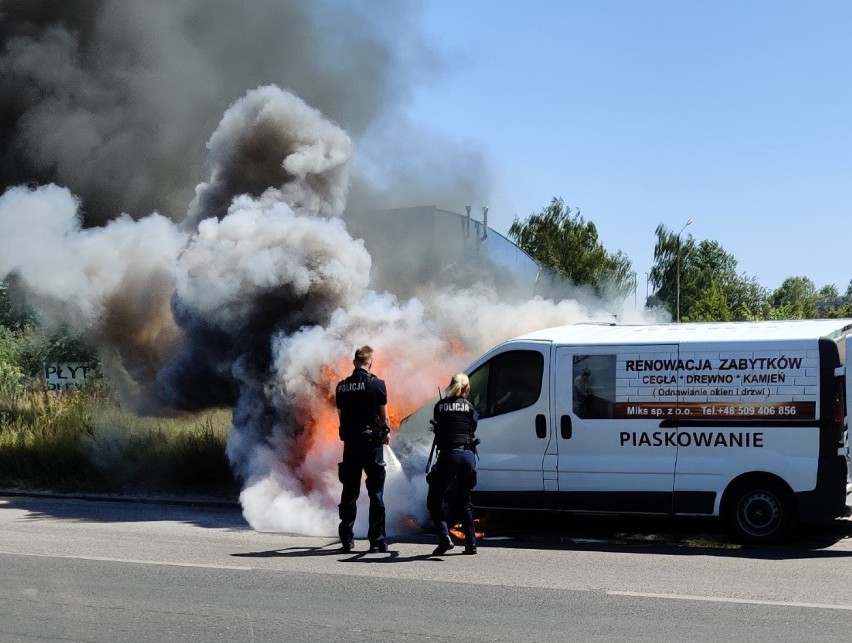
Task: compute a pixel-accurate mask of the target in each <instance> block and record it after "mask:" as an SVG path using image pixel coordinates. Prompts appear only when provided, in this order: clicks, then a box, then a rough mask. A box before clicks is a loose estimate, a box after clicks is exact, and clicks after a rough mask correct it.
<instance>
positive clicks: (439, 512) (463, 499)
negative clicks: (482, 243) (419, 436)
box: [426, 449, 476, 547]
mask: <svg viewBox="0 0 852 643" xmlns="http://www.w3.org/2000/svg"><path fill="white" fill-rule="evenodd" d="M426 481H427V482H428V483H429V493H428V494H427V496H426V508H427V509H428V510H429V515H430V516H431V517H432V522H433V523H434V524H435V531H436V532H437V534H438V537H439V538H440V539H441V540H442V541H444V540H449V538H450V530H449V527H450V526H452V525H455V524H456V522H458V520H459V519H460V521H461V524H462V530H463V531H464V540H465V544H466V545H467V546H469V547H470V546H473V545H475V544H476V529H475V528H474V524H473V502H471V500H470V491H471V489H473V488H474V487H475V486H476V456H475V455H474V453H473V451H468V450H466V449H453V450H452V451H441V452H440V453H439V454H438V461H437V462H436V463H435V466H434V467H433V468H432V471H430V472H429V475H428V476H426ZM448 519H449V520H450V521H451V524H448V522H447V521H448Z"/></svg>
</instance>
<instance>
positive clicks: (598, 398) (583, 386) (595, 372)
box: [571, 355, 616, 419]
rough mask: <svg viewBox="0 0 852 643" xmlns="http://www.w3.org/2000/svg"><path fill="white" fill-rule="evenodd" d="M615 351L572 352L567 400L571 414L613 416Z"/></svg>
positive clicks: (582, 416) (596, 417) (599, 416)
mask: <svg viewBox="0 0 852 643" xmlns="http://www.w3.org/2000/svg"><path fill="white" fill-rule="evenodd" d="M615 365H616V356H615V355H574V365H573V373H572V375H573V377H572V380H571V400H572V404H573V409H574V415H576V416H577V417H581V418H585V419H606V418H612V417H615V414H614V412H613V411H614V406H613V405H614V403H615Z"/></svg>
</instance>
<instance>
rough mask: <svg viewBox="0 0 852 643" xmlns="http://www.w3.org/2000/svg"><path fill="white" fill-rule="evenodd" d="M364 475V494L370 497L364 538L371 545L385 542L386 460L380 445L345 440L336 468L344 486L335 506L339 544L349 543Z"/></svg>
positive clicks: (351, 537)
mask: <svg viewBox="0 0 852 643" xmlns="http://www.w3.org/2000/svg"><path fill="white" fill-rule="evenodd" d="M362 472H364V473H366V474H367V485H366V486H367V495H368V496H369V497H370V514H369V526H368V528H367V537H368V538H369V539H370V544H371V545H376V544H379V543H382V542H384V540H385V499H384V493H385V457H384V453H383V449H382V447H381V445H379V446H373V445H371V444H367V443H366V442H361V441H355V440H347V441H345V442H344V443H343V462H341V463H340V464H339V465H337V473H338V478H339V479H340V482H341V484H342V485H343V492H342V493H341V494H340V504H339V505H338V509H339V514H340V526H339V527H338V534H339V535H340V540H341V542H351V541H352V539H353V533H352V528H353V526H354V525H355V516H356V515H357V512H358V507H357V504H356V503H357V500H358V496H359V495H361V473H362Z"/></svg>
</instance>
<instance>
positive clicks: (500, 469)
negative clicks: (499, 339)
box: [466, 319, 852, 542]
mask: <svg viewBox="0 0 852 643" xmlns="http://www.w3.org/2000/svg"><path fill="white" fill-rule="evenodd" d="M850 329H852V319H841V320H802V321H771V322H753V323H751V322H733V323H681V324H658V325H646V326H622V325H606V324H576V325H572V326H564V327H559V328H551V329H548V330H542V331H538V332H534V333H530V334H527V335H523V336H521V337H518V338H516V339H513V340H510V341H507V342H505V343H503V344H501V345H499V346H497V347H496V348H494V349H492V350H491V351H489V352H488V353H486V354H485V355H483V356H482V357H481V358H479V359H478V360H476V361H475V362H474V363H473V364H472V365H471V366H470V367H469V368H468V369H466V372H467V374H468V375H469V376H470V382H471V394H470V399H471V401H472V402H473V403H474V405H475V406H476V408H477V409H478V410H479V412H480V414H481V420H480V423H479V427H478V429H477V436H478V437H479V438H480V439H481V444H480V446H479V462H478V484H477V487H476V489H475V490H474V503H475V505H476V506H477V508H504V509H505V508H511V509H556V510H565V511H579V512H605V513H646V514H670V515H689V516H723V517H727V518H729V519H730V521H731V524H732V526H733V527H734V529H735V531H736V532H737V533H738V534H739V535H740V536H741V537H742V538H744V539H746V540H749V541H753V542H761V541H770V540H773V539H776V538H778V537H779V536H781V535H782V534H784V533H785V531H786V530H787V528H788V527H789V526H791V525H792V524H793V522H794V521H795V520H801V521H803V522H807V521H823V520H830V519H834V518H837V517H841V516H844V515H849V511H850V510H849V506H848V505H850V504H852V495H850V494H852V484H850V460H849V439H848V433H847V424H846V423H847V417H848V409H847V401H848V400H849V399H850V398H852V391H850V386H852V377H850V378H847V377H846V369H845V362H846V355H847V353H848V350H847V347H848V346H849V343H850V341H852V335H849V334H848V333H849V331H850Z"/></svg>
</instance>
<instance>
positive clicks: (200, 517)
mask: <svg viewBox="0 0 852 643" xmlns="http://www.w3.org/2000/svg"><path fill="white" fill-rule="evenodd" d="M3 507H7V508H9V509H18V510H21V511H26V512H27V516H26V518H25V520H42V519H45V518H58V519H61V520H74V521H81V522H84V521H87V522H159V521H167V522H182V523H185V524H189V525H196V526H198V527H205V528H209V529H249V526H248V524H247V523H246V520H245V518H243V515H242V510H241V509H240V507H239V505H238V504H236V503H234V502H228V501H217V500H215V499H209V498H194V499H193V498H179V497H161V498H134V497H113V496H107V497H105V496H97V495H96V496H73V495H56V494H31V493H14V492H6V491H3V492H0V508H3Z"/></svg>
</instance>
